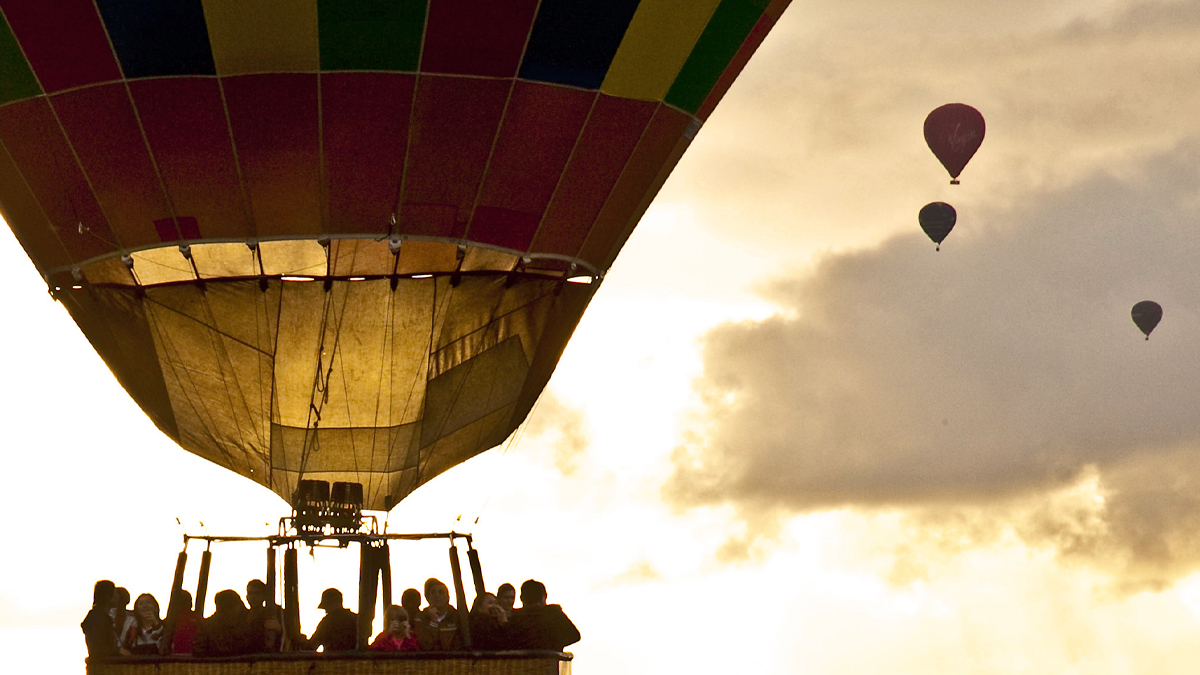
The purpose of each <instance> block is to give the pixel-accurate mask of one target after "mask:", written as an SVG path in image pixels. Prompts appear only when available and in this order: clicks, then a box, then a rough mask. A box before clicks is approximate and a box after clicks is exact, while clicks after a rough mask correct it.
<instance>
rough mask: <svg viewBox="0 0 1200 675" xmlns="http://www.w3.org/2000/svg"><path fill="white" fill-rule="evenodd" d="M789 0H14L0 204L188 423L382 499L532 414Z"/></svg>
mask: <svg viewBox="0 0 1200 675" xmlns="http://www.w3.org/2000/svg"><path fill="white" fill-rule="evenodd" d="M787 4H788V0H700V1H698V2H693V3H677V2H666V1H653V0H642V1H641V2H638V1H636V0H541V1H540V2H539V1H538V0H407V1H397V2H388V3H384V2H337V1H333V0H297V1H296V2H286V3H285V2H276V1H272V2H267V3H234V2H221V1H218V0H178V1H176V2H170V3H162V2H157V1H156V0H120V1H118V0H62V1H61V2H55V3H46V2H42V1H41V0H0V12H2V21H0V63H3V72H4V74H5V75H4V77H3V78H0V209H2V211H3V215H4V217H5V219H6V220H7V222H8V224H9V226H10V227H11V228H12V230H13V232H14V233H15V234H16V237H17V239H18V240H19V241H20V243H21V245H22V246H23V247H24V249H25V251H26V252H27V253H28V254H29V257H30V258H31V259H32V260H33V262H34V264H35V266H36V267H37V269H38V271H39V272H40V273H41V274H42V275H43V277H44V279H45V280H46V282H47V284H48V285H49V288H50V291H51V293H52V295H53V296H54V298H56V299H57V300H58V301H59V302H61V303H62V304H63V305H64V306H65V307H66V308H67V310H68V311H69V312H70V314H71V316H72V318H73V319H74V320H75V321H76V323H77V324H78V325H79V327H80V329H81V330H82V331H83V332H84V334H85V335H86V336H87V338H88V340H89V341H90V342H91V344H92V345H93V346H94V347H95V349H96V351H97V352H98V353H99V354H100V356H101V357H102V358H103V359H104V361H105V362H106V363H107V365H108V366H109V368H110V369H111V370H112V372H113V374H114V375H115V376H116V377H117V379H118V380H119V381H120V382H121V384H122V385H123V386H124V388H125V389H126V391H127V392H129V394H130V396H131V397H133V399H134V400H135V401H136V402H137V403H138V404H139V405H140V406H141V408H142V409H143V410H144V411H145V412H146V414H147V415H148V416H149V417H150V418H151V419H152V420H153V421H154V423H155V424H156V425H157V426H158V428H159V429H161V430H162V431H163V432H164V433H165V434H167V435H168V436H170V437H171V438H172V439H174V440H175V441H177V442H178V444H179V445H180V446H182V447H183V448H184V449H185V450H187V451H189V452H192V453H195V454H197V455H199V456H201V457H204V458H206V459H209V460H211V461H213V462H215V463H217V464H219V465H221V466H223V467H226V468H228V469H230V470H231V471H234V472H236V473H238V474H240V475H242V476H245V477H247V478H250V479H251V480H253V481H256V482H258V483H260V484H262V485H264V486H266V487H268V488H270V489H271V490H273V491H275V492H276V493H278V494H279V495H281V496H283V497H284V498H285V499H287V500H289V501H290V500H291V498H292V497H293V496H294V494H295V493H296V489H297V486H298V484H299V481H300V480H302V479H314V480H321V481H327V482H332V483H336V482H339V481H340V482H353V483H361V484H362V486H363V504H364V506H365V508H368V509H390V508H391V507H392V506H393V505H395V504H396V503H397V502H398V501H400V500H401V499H402V498H404V497H405V496H406V495H408V494H409V493H411V492H412V491H413V490H414V489H416V488H417V487H418V486H420V485H422V484H424V483H425V482H427V481H429V480H430V479H431V478H433V477H435V476H437V475H438V474H440V473H442V472H443V471H446V470H447V469H449V468H451V467H453V466H455V465H456V464H458V463H460V462H462V461H464V460H467V459H469V458H470V457H472V456H474V455H477V454H478V453H480V452H483V451H485V450H487V449H489V448H491V447H493V446H495V445H497V444H499V443H500V442H502V441H503V440H504V439H505V438H506V437H507V436H508V435H509V434H510V433H511V432H512V431H513V430H514V429H515V428H516V427H517V426H518V425H519V424H520V423H521V421H522V420H524V418H525V417H526V415H527V414H528V412H529V410H530V408H531V406H532V405H533V403H534V401H535V400H536V399H537V397H538V395H539V393H540V392H541V391H542V389H543V387H544V386H545V384H546V382H547V380H548V379H549V378H550V375H551V373H553V371H554V369H555V365H556V363H557V361H558V359H559V356H560V355H561V353H562V351H563V349H564V348H565V346H566V344H567V340H568V339H569V338H570V336H571V333H572V331H573V330H574V329H575V326H576V324H577V322H578V321H579V319H580V316H581V315H582V313H583V311H584V309H585V308H586V307H587V305H588V302H589V301H590V299H591V297H592V296H593V294H594V293H595V292H596V289H597V288H598V286H599V284H600V282H601V280H602V279H603V277H604V274H605V272H606V271H607V270H608V268H609V266H610V265H611V264H612V263H613V260H614V258H615V257H616V255H617V253H618V251H619V250H620V249H621V246H622V244H623V243H624V242H625V240H626V239H627V238H628V237H629V235H630V232H631V231H632V229H633V227H634V226H635V225H636V223H637V222H638V219H639V218H640V216H641V215H642V213H643V212H644V211H645V210H646V208H647V206H648V205H649V203H650V201H651V200H652V199H653V197H654V195H655V194H656V193H657V191H658V189H659V187H660V186H661V185H662V184H663V182H664V181H665V180H666V178H667V175H668V174H669V173H670V171H671V169H672V168H673V167H674V165H675V164H676V162H677V161H678V160H679V158H680V156H681V155H682V153H683V151H684V150H685V149H686V148H687V147H688V145H689V143H690V142H691V140H692V138H693V137H694V136H695V134H696V133H697V131H698V129H699V128H700V126H701V124H702V123H703V121H704V120H705V119H707V117H708V116H709V114H710V113H711V112H712V110H713V107H714V106H715V105H716V103H717V101H718V100H720V98H721V97H722V96H723V94H724V93H725V91H726V90H727V89H728V88H729V86H730V84H731V83H732V81H733V79H734V77H736V75H737V74H738V72H740V70H741V68H742V66H743V65H744V64H745V63H746V61H747V60H748V59H749V57H750V55H751V54H752V53H753V52H754V50H755V48H756V47H757V46H758V44H759V43H760V42H761V41H762V39H763V38H764V37H765V35H766V34H767V32H768V31H769V30H770V28H771V26H772V25H773V24H774V22H775V21H776V19H777V18H778V17H779V15H780V14H781V13H782V12H783V10H784V8H785V7H786V6H787Z"/></svg>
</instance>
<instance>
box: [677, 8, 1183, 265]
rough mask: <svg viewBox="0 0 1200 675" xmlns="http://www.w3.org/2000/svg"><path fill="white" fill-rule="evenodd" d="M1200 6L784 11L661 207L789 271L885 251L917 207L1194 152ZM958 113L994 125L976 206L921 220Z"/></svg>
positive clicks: (1016, 192)
mask: <svg viewBox="0 0 1200 675" xmlns="http://www.w3.org/2000/svg"><path fill="white" fill-rule="evenodd" d="M1197 4H1198V3H1196V2H1186V3H1179V2H1174V3H1172V2H1167V3H1156V2H1151V3H1147V2H1103V3H1096V2H1087V3H1083V2H1074V3H1043V4H1041V5H1034V4H1031V3H1028V2H1020V3H1018V2H997V3H979V2H976V3H955V4H953V5H948V4H947V3H944V2H903V3H828V4H826V5H823V6H820V7H817V6H811V5H813V3H793V6H792V8H791V9H790V10H789V11H788V12H787V13H786V14H785V16H784V20H783V21H781V22H780V25H779V27H778V28H777V29H776V31H774V32H773V33H772V34H771V36H770V37H769V39H768V40H767V41H766V42H765V43H764V44H763V46H762V48H761V49H760V50H759V52H758V53H757V54H756V55H755V57H754V59H753V60H751V62H750V63H749V64H748V66H747V68H746V70H745V71H744V72H743V74H742V76H741V77H740V78H739V80H738V82H737V83H736V84H735V85H734V87H733V89H731V90H730V92H729V95H728V96H727V97H726V99H725V100H724V101H722V103H721V105H720V106H719V107H718V108H717V110H716V111H715V112H714V114H713V116H712V118H711V119H710V120H709V122H708V123H706V125H705V127H704V129H702V130H701V132H700V133H699V135H698V136H697V137H696V140H695V142H694V143H693V144H692V147H691V148H690V149H689V151H688V153H687V155H686V156H685V157H684V159H683V161H682V162H681V163H680V165H679V167H678V169H677V170H676V171H675V173H674V174H673V175H672V178H671V180H670V181H669V182H668V183H667V185H666V186H665V187H664V190H663V193H662V196H661V197H660V200H661V201H664V202H665V201H672V202H687V203H690V204H692V205H693V206H695V207H696V209H697V211H698V212H700V213H704V214H706V215H707V218H706V226H707V227H709V228H711V229H713V230H715V231H723V232H725V233H726V234H725V236H726V237H727V238H729V239H730V245H731V247H732V246H736V247H740V248H750V249H754V250H756V251H759V252H760V253H762V254H763V255H764V256H768V255H778V253H779V252H780V251H788V252H789V253H792V254H793V255H799V254H802V253H803V252H807V251H808V250H811V249H812V248H813V247H819V248H826V247H830V246H842V245H845V244H846V243H847V242H849V243H853V244H857V245H861V244H865V243H867V242H873V241H877V240H878V239H879V238H880V237H881V236H883V235H886V234H888V233H890V232H894V231H895V228H896V227H897V224H898V223H907V222H909V220H910V219H911V216H912V214H913V213H915V210H916V209H918V208H919V207H920V206H921V205H922V204H924V203H925V202H926V201H934V200H935V199H939V198H944V197H950V196H953V197H954V198H955V199H956V200H957V201H958V202H959V203H960V204H961V205H963V206H965V205H967V204H985V203H987V204H991V203H997V202H1010V201H1011V200H1012V199H1015V198H1019V197H1020V196H1022V195H1023V194H1025V193H1026V192H1028V191H1029V190H1034V189H1045V188H1047V187H1059V188H1061V187H1063V186H1066V185H1069V184H1072V183H1074V182H1076V181H1078V180H1080V179H1081V178H1082V177H1084V176H1086V175H1087V174H1089V173H1090V172H1092V171H1094V170H1095V168H1096V167H1098V166H1105V165H1108V166H1116V165H1119V164H1120V163H1122V162H1126V161H1128V160H1129V159H1131V158H1145V157H1148V156H1150V155H1152V154H1159V153H1161V152H1163V151H1165V150H1166V149H1168V148H1170V147H1172V146H1173V145H1174V144H1175V143H1177V142H1179V141H1180V140H1181V139H1184V138H1188V137H1200V116H1197V115H1195V114H1194V113H1193V111H1194V110H1196V109H1198V108H1200V88H1197V87H1195V86H1194V79H1195V78H1194V74H1195V73H1196V72H1197V71H1198V70H1200V41H1198V40H1196V31H1197V28H1198V27H1200V26H1198V24H1200V18H1197V17H1200V8H1198V7H1197ZM931 26H936V27H937V28H936V29H934V30H931V29H930V27H931ZM1132 26H1136V27H1137V28H1136V29H1134V28H1132ZM954 101H960V102H964V103H968V104H971V105H974V106H976V107H977V108H978V109H979V110H980V111H982V113H983V114H984V116H985V117H986V119H987V123H988V131H987V138H986V140H985V141H984V143H983V147H982V149H981V150H980V153H979V154H978V155H977V156H976V157H975V158H974V159H973V160H972V162H971V164H970V165H969V166H968V167H967V169H966V171H964V173H963V176H962V178H963V180H964V187H966V186H973V187H975V188H977V189H974V190H970V189H964V190H958V191H957V192H956V193H953V194H945V195H941V196H938V195H936V194H933V195H929V197H930V198H928V199H926V200H925V201H920V202H917V203H913V195H924V194H926V193H929V192H930V191H931V187H940V188H942V189H943V191H946V190H949V189H950V188H949V186H948V185H946V182H947V180H948V176H946V174H945V172H944V171H943V169H942V167H941V166H940V165H939V164H938V162H937V161H936V160H935V159H934V157H933V156H932V155H931V154H930V153H929V151H928V149H927V148H926V147H925V143H924V139H923V136H922V132H921V128H922V121H923V120H924V118H925V116H926V115H927V114H928V113H929V111H931V110H932V109H933V108H935V107H937V106H939V105H942V104H944V103H949V102H954ZM732 223H736V227H731V226H730V224H732ZM835 224H836V226H835Z"/></svg>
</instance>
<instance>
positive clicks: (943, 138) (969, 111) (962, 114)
mask: <svg viewBox="0 0 1200 675" xmlns="http://www.w3.org/2000/svg"><path fill="white" fill-rule="evenodd" d="M983 132H984V123H983V115H980V114H979V111H978V110H976V109H974V108H972V107H971V106H969V105H964V104H962V103H947V104H946V105H944V106H942V107H940V108H938V109H936V110H934V111H933V112H931V113H929V116H928V117H926V118H925V142H926V143H928V144H929V149H930V150H932V151H933V154H934V155H935V156H936V157H937V158H938V161H939V162H941V163H942V166H944V167H946V171H949V172H950V178H951V179H952V180H951V181H950V184H951V185H958V174H960V173H962V170H963V167H965V166H966V165H967V162H969V161H971V157H973V156H974V155H975V151H976V150H978V149H979V144H980V143H982V142H983Z"/></svg>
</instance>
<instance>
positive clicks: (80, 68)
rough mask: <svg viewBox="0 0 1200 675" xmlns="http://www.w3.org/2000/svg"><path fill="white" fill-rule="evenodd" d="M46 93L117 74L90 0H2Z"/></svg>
mask: <svg viewBox="0 0 1200 675" xmlns="http://www.w3.org/2000/svg"><path fill="white" fill-rule="evenodd" d="M0 9H3V10H4V18H6V19H8V23H9V25H10V26H12V31H13V34H14V35H15V36H16V37H17V40H18V41H19V42H20V43H21V48H22V49H23V50H24V51H25V57H26V58H27V59H28V60H29V65H31V66H32V67H33V72H34V74H35V75H36V76H37V78H38V81H40V82H41V84H42V88H43V89H44V90H45V91H46V92H47V93H54V92H56V91H62V90H63V89H70V88H72V87H81V86H83V85H86V84H93V83H95V82H105V81H108V80H116V79H119V78H120V77H121V71H120V69H119V68H118V67H117V59H116V57H114V56H113V51H112V47H111V46H110V45H109V42H108V33H106V32H105V30H104V24H103V23H101V21H100V15H99V14H98V13H97V11H96V5H95V3H94V2H93V0H58V1H57V2H30V1H29V0H0Z"/></svg>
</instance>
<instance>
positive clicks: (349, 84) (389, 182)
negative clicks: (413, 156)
mask: <svg viewBox="0 0 1200 675" xmlns="http://www.w3.org/2000/svg"><path fill="white" fill-rule="evenodd" d="M415 82H416V77H415V76H414V75H404V74H396V73H325V74H323V75H321V125H322V130H323V134H322V154H323V157H324V160H325V176H326V178H325V179H326V181H327V188H328V189H327V194H328V204H327V208H328V209H329V217H328V221H327V222H328V225H327V229H328V230H329V231H330V232H335V233H347V234H353V233H364V232H377V233H379V234H381V235H382V234H386V233H387V232H388V230H389V229H390V227H391V220H392V216H393V214H394V213H395V208H396V200H397V198H398V196H399V194H400V184H401V179H402V178H403V176H404V154H405V152H406V150H407V147H408V129H409V114H410V112H411V110H412V97H413V85H414V84H415ZM364 167H370V169H369V170H367V171H364V170H363V168H364Z"/></svg>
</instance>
